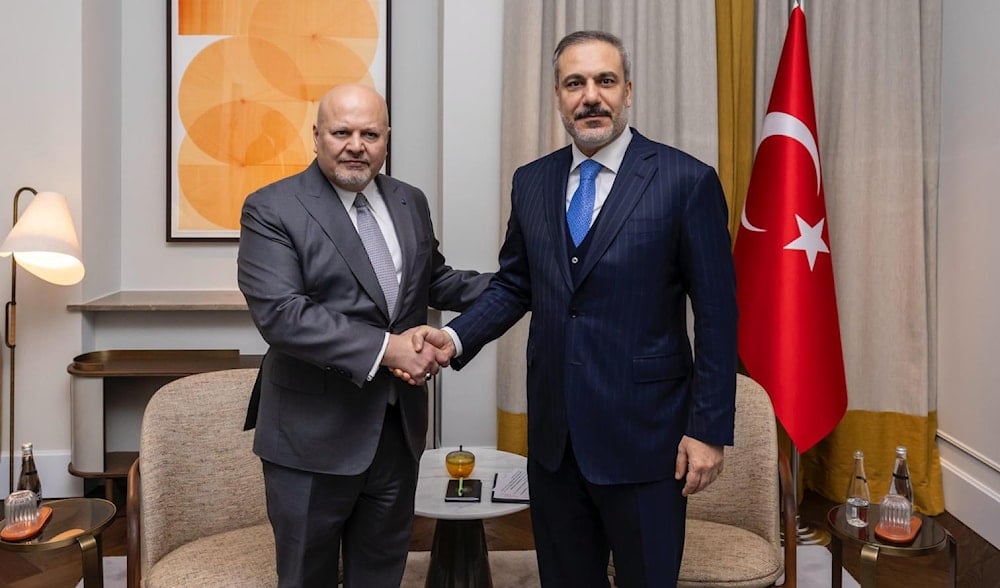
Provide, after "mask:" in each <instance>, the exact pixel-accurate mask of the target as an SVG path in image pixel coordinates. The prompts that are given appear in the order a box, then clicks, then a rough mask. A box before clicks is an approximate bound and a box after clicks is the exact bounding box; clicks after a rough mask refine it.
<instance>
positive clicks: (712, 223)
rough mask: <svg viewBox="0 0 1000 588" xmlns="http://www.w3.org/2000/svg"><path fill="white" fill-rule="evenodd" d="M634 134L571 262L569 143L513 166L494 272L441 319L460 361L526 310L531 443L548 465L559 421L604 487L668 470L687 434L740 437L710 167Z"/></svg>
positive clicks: (556, 450)
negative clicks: (689, 322)
mask: <svg viewBox="0 0 1000 588" xmlns="http://www.w3.org/2000/svg"><path fill="white" fill-rule="evenodd" d="M633 133H634V135H633V138H632V141H631V143H630V144H629V147H628V150H627V151H626V153H625V158H624V160H623V162H622V165H621V167H620V169H619V171H618V175H617V177H616V179H615V182H614V186H613V187H612V189H611V193H610V194H609V196H608V199H607V201H606V203H605V204H604V207H603V209H602V210H601V213H600V218H599V219H598V222H596V223H595V225H594V226H593V227H592V229H591V232H592V234H590V235H588V239H589V247H587V248H586V253H585V255H584V256H583V257H580V258H579V259H577V260H574V259H572V257H573V252H571V251H570V250H569V249H568V246H567V239H566V220H565V218H566V213H565V202H566V200H565V198H566V182H567V179H568V177H569V171H570V165H571V162H572V154H571V150H570V147H568V146H567V147H565V148H563V149H560V150H558V151H556V152H554V153H552V154H550V155H547V156H545V157H543V158H541V159H538V160H536V161H534V162H532V163H529V164H528V165H525V166H524V167H522V168H520V169H518V170H517V171H516V172H515V174H514V181H513V190H512V194H511V214H510V219H509V221H508V225H507V234H506V238H505V242H504V244H503V246H502V247H501V250H500V258H499V261H500V269H499V272H498V273H497V274H496V276H495V277H494V279H493V281H492V282H491V284H490V286H489V287H488V288H487V290H486V291H485V292H484V293H483V294H482V295H481V296H480V297H479V298H478V299H477V300H476V302H475V303H474V304H473V305H472V306H471V307H470V308H469V309H467V310H466V312H465V313H464V314H462V315H461V316H460V317H458V318H456V319H455V320H454V321H452V322H451V323H450V325H449V326H451V327H452V328H453V329H454V330H455V332H456V333H458V336H459V338H460V339H461V341H462V345H463V348H464V349H463V354H462V356H461V357H460V358H457V359H456V360H455V361H454V362H453V365H454V366H455V367H456V368H461V366H462V365H464V364H465V363H467V362H468V361H470V360H471V359H472V358H473V357H474V356H475V354H476V353H477V352H478V351H479V350H480V349H481V348H482V347H483V345H485V344H486V343H487V342H489V341H491V340H492V339H495V338H496V337H499V336H500V335H501V334H503V333H504V332H505V331H506V330H507V329H508V328H509V327H510V326H512V325H513V324H514V323H515V322H516V321H517V320H518V319H519V318H520V317H521V316H523V315H524V313H526V312H528V311H530V312H531V327H530V334H529V337H528V346H527V357H526V359H527V370H528V382H527V394H528V452H529V454H530V456H531V457H532V458H533V459H535V460H537V461H538V462H539V463H540V464H541V465H542V466H543V467H546V468H547V469H550V470H554V469H555V468H556V467H557V466H558V465H559V462H560V460H561V459H562V455H563V451H564V450H565V446H566V445H565V443H566V437H567V433H568V434H569V435H571V437H572V440H573V447H574V450H575V455H576V459H577V461H578V463H579V465H580V470H581V471H582V472H583V474H584V475H585V476H586V477H587V479H588V480H590V481H591V482H593V483H597V484H622V483H633V482H646V481H652V480H661V479H665V478H667V477H670V476H673V472H674V463H675V458H676V455H677V445H678V443H679V441H680V438H681V436H682V435H685V434H686V435H689V436H691V437H694V438H696V439H699V440H701V441H704V442H707V443H711V444H717V445H723V444H732V440H733V418H734V412H735V409H734V402H735V390H736V298H735V291H736V283H735V275H734V270H733V263H732V255H731V251H730V239H729V233H728V230H727V209H726V202H725V198H724V196H723V193H722V186H721V185H720V183H719V179H718V176H717V175H716V173H715V170H713V169H712V168H711V167H709V166H707V165H705V164H704V163H701V162H700V161H698V160H696V159H694V158H693V157H691V156H689V155H687V154H685V153H683V152H681V151H678V150H677V149H674V148H672V147H668V146H666V145H662V144H660V143H655V142H653V141H650V140H649V139H646V138H645V137H643V136H642V135H640V134H639V133H638V132H635V131H634V130H633ZM571 263H575V264H580V265H579V266H578V267H575V268H572V269H571ZM574 276H575V278H574ZM686 296H689V297H690V299H691V304H692V308H693V310H694V315H695V347H696V349H695V353H694V355H693V356H692V352H691V345H690V342H689V340H688V335H687V327H686V304H685V297H686Z"/></svg>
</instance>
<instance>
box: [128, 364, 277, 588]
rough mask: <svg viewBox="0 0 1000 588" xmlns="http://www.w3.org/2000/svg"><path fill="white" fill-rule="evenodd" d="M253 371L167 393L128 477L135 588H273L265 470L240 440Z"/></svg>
mask: <svg viewBox="0 0 1000 588" xmlns="http://www.w3.org/2000/svg"><path fill="white" fill-rule="evenodd" d="M256 376H257V370H256V369H240V370H225V371H218V372H209V373H203V374H196V375H192V376H188V377H185V378H181V379H179V380H175V381H173V382H170V383H168V384H166V385H165V386H163V387H162V388H160V389H159V390H158V391H157V392H156V394H155V395H153V398H152V399H151V400H150V401H149V404H148V405H147V406H146V410H145V413H144V415H143V419H142V432H141V439H140V448H139V455H140V457H139V459H137V460H136V461H135V463H133V464H132V468H131V469H130V470H129V474H128V496H127V504H126V512H127V517H128V545H127V556H128V559H127V567H128V571H127V580H128V582H127V583H128V586H129V588H138V587H139V586H143V587H145V588H158V587H168V586H169V587H176V586H234V587H235V586H239V587H240V588H246V587H252V586H276V585H277V582H278V578H277V575H276V572H275V564H274V536H273V534H272V532H271V526H270V524H269V523H268V520H267V513H266V509H265V503H264V482H263V474H262V472H261V464H260V460H259V459H258V458H257V457H256V456H255V455H254V454H253V452H252V451H251V445H252V440H253V432H252V431H243V421H244V418H245V416H246V407H247V402H248V401H249V398H250V391H251V389H252V388H253V384H254V380H255V378H256Z"/></svg>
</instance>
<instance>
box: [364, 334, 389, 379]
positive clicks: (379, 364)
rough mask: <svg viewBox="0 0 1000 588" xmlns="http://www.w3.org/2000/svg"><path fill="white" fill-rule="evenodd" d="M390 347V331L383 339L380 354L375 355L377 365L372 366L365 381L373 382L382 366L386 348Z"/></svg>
mask: <svg viewBox="0 0 1000 588" xmlns="http://www.w3.org/2000/svg"><path fill="white" fill-rule="evenodd" d="M387 347H389V333H386V334H385V339H383V340H382V349H379V350H378V355H377V356H375V365H373V366H372V369H371V371H369V372H368V377H367V378H365V381H367V382H371V381H372V380H373V379H374V378H375V374H377V373H378V368H380V367H382V357H384V356H385V350H386V348H387Z"/></svg>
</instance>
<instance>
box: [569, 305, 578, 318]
mask: <svg viewBox="0 0 1000 588" xmlns="http://www.w3.org/2000/svg"><path fill="white" fill-rule="evenodd" d="M577 314H578V312H577V309H576V307H573V308H571V309H569V318H576V317H577Z"/></svg>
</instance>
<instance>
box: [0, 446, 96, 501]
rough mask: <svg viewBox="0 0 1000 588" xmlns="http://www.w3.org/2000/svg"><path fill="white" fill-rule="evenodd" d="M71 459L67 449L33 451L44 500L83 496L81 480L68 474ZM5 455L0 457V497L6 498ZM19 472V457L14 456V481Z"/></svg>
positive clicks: (6, 463) (7, 471) (6, 470)
mask: <svg viewBox="0 0 1000 588" xmlns="http://www.w3.org/2000/svg"><path fill="white" fill-rule="evenodd" d="M71 459H72V457H71V455H70V452H69V450H68V449H66V450H62V449H57V450H54V451H40V450H38V449H35V465H36V466H37V467H38V477H39V478H40V479H41V481H42V495H43V496H44V497H45V498H72V497H75V496H83V479H81V478H77V477H76V476H74V475H72V474H70V473H69V462H70V460H71ZM8 463H9V462H8V461H7V455H6V454H4V455H2V456H0V495H3V496H6V495H7V489H8V488H10V486H9V483H10V482H9V478H8V475H9V471H10V470H9V468H10V466H9V465H8ZM20 471H21V457H20V455H17V456H15V462H14V479H15V482H16V480H17V476H18V475H19V474H20Z"/></svg>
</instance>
